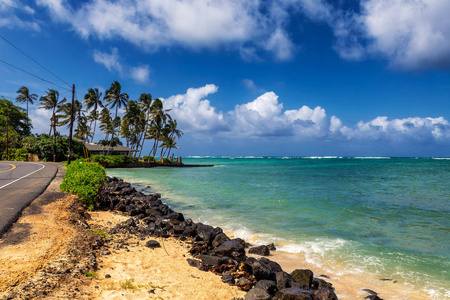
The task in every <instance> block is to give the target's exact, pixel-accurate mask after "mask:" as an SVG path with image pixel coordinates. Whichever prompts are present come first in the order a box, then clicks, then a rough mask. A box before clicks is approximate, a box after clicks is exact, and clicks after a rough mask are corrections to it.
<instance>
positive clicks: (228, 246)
mask: <svg viewBox="0 0 450 300" xmlns="http://www.w3.org/2000/svg"><path fill="white" fill-rule="evenodd" d="M197 230H198V227H197ZM239 240H240V239H233V240H229V241H226V242H224V243H222V244H221V245H220V246H219V247H217V248H214V249H213V250H212V251H211V252H210V253H211V255H213V256H227V257H231V258H232V259H234V260H236V261H243V260H245V258H246V256H245V245H242V243H241V242H240V241H239Z"/></svg>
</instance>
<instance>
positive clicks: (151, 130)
mask: <svg viewBox="0 0 450 300" xmlns="http://www.w3.org/2000/svg"><path fill="white" fill-rule="evenodd" d="M168 111H170V109H166V110H165V109H164V108H163V103H162V101H161V100H160V99H158V98H156V99H155V100H154V101H153V103H152V105H151V108H150V126H149V127H148V132H147V137H148V138H153V139H154V140H155V141H154V143H153V147H152V149H151V150H150V153H151V152H152V151H153V154H152V156H155V155H156V151H157V150H158V143H159V142H160V141H162V138H163V136H164V134H163V130H164V128H165V125H166V120H167V118H170V116H169V115H168V114H167V112H168ZM150 153H149V155H150Z"/></svg>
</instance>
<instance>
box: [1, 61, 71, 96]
mask: <svg viewBox="0 0 450 300" xmlns="http://www.w3.org/2000/svg"><path fill="white" fill-rule="evenodd" d="M0 62H2V63H4V64H6V65H8V66H11V67H13V68H15V69H17V70H19V71H22V72H24V73H27V74H28V75H31V76H33V77H36V78H37V79H40V80H42V81H45V82H48V83H50V84H53V85H55V86H57V87H59V88H62V89H65V90H67V91H71V90H70V89H68V88H66V87H63V86H60V85H58V84H56V83H54V82H51V81H48V80H46V79H44V78H41V77H39V76H37V75H34V74H32V73H30V72H28V71H25V70H23V69H21V68H19V67H16V66H14V65H12V64H10V63H8V62H6V61H4V60H2V59H0Z"/></svg>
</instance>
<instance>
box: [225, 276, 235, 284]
mask: <svg viewBox="0 0 450 300" xmlns="http://www.w3.org/2000/svg"><path fill="white" fill-rule="evenodd" d="M222 282H224V283H228V284H234V283H235V282H236V281H235V279H234V276H233V275H224V276H222Z"/></svg>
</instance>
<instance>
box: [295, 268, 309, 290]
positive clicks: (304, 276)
mask: <svg viewBox="0 0 450 300" xmlns="http://www.w3.org/2000/svg"><path fill="white" fill-rule="evenodd" d="M291 275H292V277H293V278H294V280H295V282H297V283H300V284H301V285H303V286H305V287H307V288H308V289H310V288H311V284H312V282H313V279H314V277H313V272H312V271H311V270H301V269H296V270H294V271H292V273H291Z"/></svg>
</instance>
